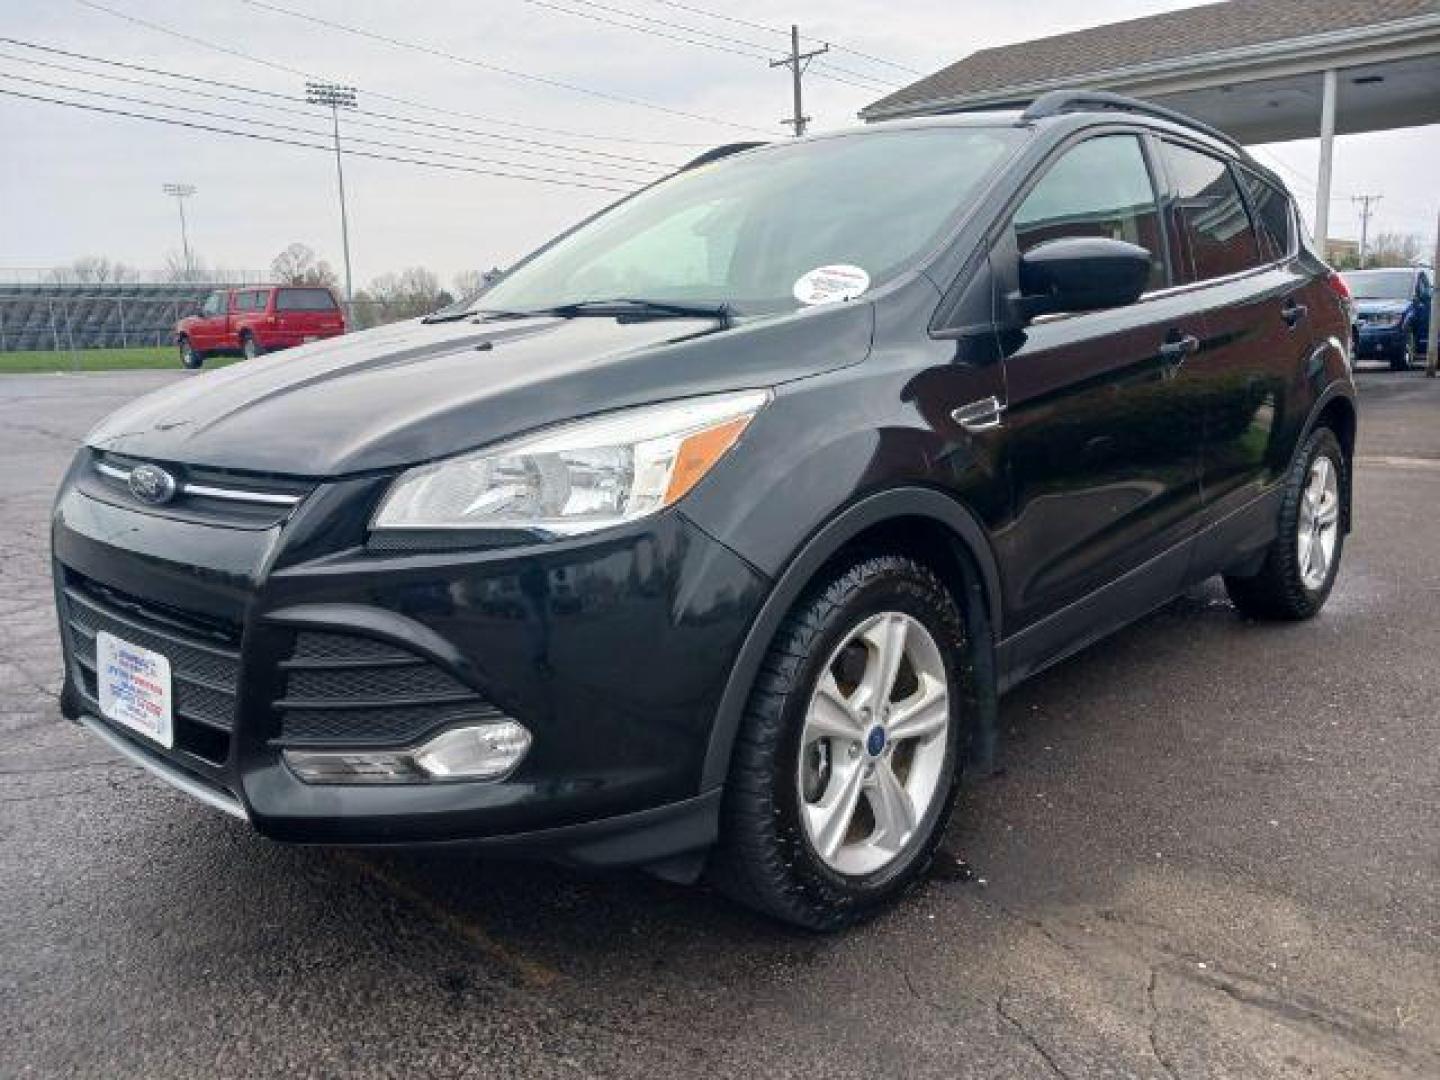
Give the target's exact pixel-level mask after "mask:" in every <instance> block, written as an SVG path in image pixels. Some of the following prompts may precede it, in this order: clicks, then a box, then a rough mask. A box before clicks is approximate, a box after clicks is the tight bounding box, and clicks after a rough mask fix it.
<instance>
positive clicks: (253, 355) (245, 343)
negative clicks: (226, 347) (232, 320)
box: [240, 334, 265, 360]
mask: <svg viewBox="0 0 1440 1080" xmlns="http://www.w3.org/2000/svg"><path fill="white" fill-rule="evenodd" d="M240 352H241V354H242V355H243V356H244V357H245V359H246V360H255V359H257V358H259V357H261V356H264V355H265V350H264V349H262V348H261V347H260V343H259V342H258V341H256V340H255V335H254V334H241V335H240Z"/></svg>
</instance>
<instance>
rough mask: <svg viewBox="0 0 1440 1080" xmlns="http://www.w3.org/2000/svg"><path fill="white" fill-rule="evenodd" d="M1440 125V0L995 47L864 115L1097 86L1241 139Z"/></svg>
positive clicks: (1176, 15) (1006, 104) (1337, 7)
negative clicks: (1329, 100)
mask: <svg viewBox="0 0 1440 1080" xmlns="http://www.w3.org/2000/svg"><path fill="white" fill-rule="evenodd" d="M1325 71H1337V72H1338V74H1339V78H1338V101H1337V104H1336V110H1335V130H1336V131H1337V132H1340V133H1347V132H1356V131H1378V130H1384V129H1388V128H1397V127H1411V126H1415V125H1419V124H1427V123H1436V122H1440V0H1363V2H1361V0H1231V2H1230V3H1219V4H1206V5H1204V6H1202V7H1195V8H1188V9H1184V10H1181V11H1175V12H1170V13H1168V14H1164V15H1154V16H1150V17H1148V18H1143V19H1133V20H1130V21H1128V22H1122V23H1114V24H1110V25H1107V26H1098V27H1094V28H1092V29H1088V30H1081V31H1078V32H1076V33H1072V34H1062V35H1059V36H1057V37H1051V38H1043V39H1040V40H1037V41H1030V42H1023V43H1020V44H1017V45H1008V46H1004V47H1001V48H995V49H984V50H981V51H980V52H977V53H975V54H974V55H972V56H969V57H967V58H965V59H964V60H961V61H959V62H958V63H955V64H952V65H950V66H949V67H947V68H944V69H943V70H941V71H938V72H936V73H935V74H933V75H930V76H928V77H927V78H924V79H921V80H919V81H918V82H915V83H913V84H911V85H910V86H907V87H904V88H902V89H900V90H898V91H896V92H895V93H893V94H891V95H889V96H888V97H885V98H882V99H881V100H879V101H876V102H875V103H873V104H871V105H869V106H867V107H866V108H864V109H863V110H861V113H860V115H861V117H862V118H864V119H866V120H880V119H886V118H890V117H899V116H916V115H923V114H926V113H936V112H957V111H969V110H977V109H994V108H1013V107H1015V106H1017V105H1023V104H1024V103H1026V102H1028V101H1030V100H1032V99H1034V98H1035V97H1037V96H1038V95H1040V94H1042V93H1044V92H1046V91H1048V90H1055V89H1062V88H1074V87H1085V88H1089V89H1100V90H1111V91H1116V92H1120V93H1124V94H1130V95H1132V96H1136V97H1143V98H1147V99H1149V100H1152V101H1156V102H1159V103H1163V104H1165V105H1167V106H1170V107H1172V108H1177V109H1180V110H1181V111H1183V112H1186V113H1189V114H1190V115H1192V116H1195V117H1196V118H1197V119H1201V120H1204V121H1206V122H1208V123H1210V124H1213V125H1215V126H1216V127H1219V128H1221V129H1222V130H1225V131H1227V132H1229V133H1230V134H1231V135H1233V136H1235V137H1236V138H1237V139H1239V140H1240V141H1242V142H1250V143H1259V142H1282V141H1285V140H1288V139H1303V138H1314V137H1315V136H1316V135H1317V134H1319V130H1318V129H1319V123H1318V117H1319V116H1320V113H1321V104H1322V93H1323V91H1322V73H1324V72H1325Z"/></svg>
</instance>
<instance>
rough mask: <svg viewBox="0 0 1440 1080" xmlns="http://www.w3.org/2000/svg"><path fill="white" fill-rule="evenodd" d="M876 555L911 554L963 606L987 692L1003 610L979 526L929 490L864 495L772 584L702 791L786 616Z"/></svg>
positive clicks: (713, 777) (724, 711) (719, 780)
mask: <svg viewBox="0 0 1440 1080" xmlns="http://www.w3.org/2000/svg"><path fill="white" fill-rule="evenodd" d="M882 550H883V551H886V552H887V553H901V554H910V555H914V556H915V557H917V558H919V559H921V560H922V561H924V562H925V563H926V564H927V565H929V566H930V567H931V568H932V569H933V570H935V572H936V573H937V574H938V575H939V576H940V578H941V580H942V581H944V583H945V584H946V586H947V587H948V588H949V589H950V590H951V592H952V594H953V595H954V596H955V597H956V600H957V602H959V603H960V604H961V608H962V612H963V613H964V614H965V616H966V623H967V630H968V631H969V633H970V635H971V638H972V640H973V641H974V642H975V643H976V644H977V646H978V648H977V650H976V652H977V654H978V655H977V657H976V658H975V659H976V660H977V667H979V668H983V670H984V672H985V678H986V679H987V681H988V682H989V683H990V684H991V686H992V687H993V681H994V680H993V673H994V649H995V642H996V641H997V640H998V631H999V627H1000V618H1001V612H1002V610H1003V609H1002V607H1001V593H1000V575H999V570H998V568H997V566H996V564H995V558H994V555H993V553H992V552H991V549H990V544H989V541H988V540H987V539H986V536H985V531H984V529H983V528H982V527H981V525H980V523H979V521H978V520H977V519H976V518H975V516H974V515H973V514H972V513H971V512H970V511H969V510H968V509H966V508H965V507H964V506H963V505H962V504H960V503H958V502H956V501H955V500H954V499H952V498H950V497H948V496H946V495H943V494H941V493H940V492H938V491H935V490H932V489H929V488H919V487H907V488H896V489H891V490H889V491H884V492H879V493H877V494H873V495H869V496H866V497H865V498H862V499H860V500H859V501H857V502H855V503H853V504H851V505H850V506H849V507H847V508H846V509H845V510H843V511H841V512H840V513H839V514H837V515H836V516H835V517H833V518H831V519H830V520H829V521H828V522H827V523H826V524H825V525H823V526H822V527H821V528H820V529H819V530H817V531H816V532H815V533H814V534H813V535H812V536H811V537H810V539H809V540H808V541H806V543H805V544H804V546H803V547H802V548H801V549H800V551H799V552H798V553H797V554H796V555H795V556H794V557H793V558H792V559H791V560H790V561H789V563H787V564H786V566H785V568H784V569H783V570H782V571H781V573H780V575H779V576H778V577H777V578H776V579H775V583H774V585H773V587H772V588H771V590H770V594H769V595H768V596H767V597H766V598H765V602H764V603H763V604H762V605H761V608H760V612H759V614H758V615H757V616H756V617H755V620H754V621H753V622H752V623H751V626H750V630H749V632H748V633H747V634H746V636H745V640H744V642H743V643H742V644H741V647H740V651H739V653H738V655H737V656H736V659H735V662H734V663H733V664H732V665H731V668H730V674H729V677H728V678H727V680H726V683H725V689H724V692H723V694H722V695H721V700H720V706H719V708H718V709H717V711H716V716H715V723H714V725H713V726H712V728H711V732H710V744H709V747H708V748H707V750H706V754H705V762H704V765H703V767H702V770H701V778H700V779H701V785H700V787H701V790H702V791H706V790H709V789H710V788H713V787H716V786H719V785H720V784H723V783H724V782H725V778H726V775H727V773H728V772H729V769H730V758H731V751H732V750H733V748H734V743H735V736H736V733H737V732H738V730H739V728H740V722H741V719H742V718H743V716H744V712H745V706H746V703H747V701H748V699H749V697H750V691H751V688H752V687H753V685H754V683H755V678H756V676H757V675H758V673H759V671H760V665H761V663H762V662H763V660H764V658H765V654H766V652H768V651H769V648H770V644H771V642H772V641H773V640H774V638H775V634H776V632H777V631H778V630H779V628H780V624H781V622H782V621H783V620H784V618H785V616H786V614H787V613H788V612H789V611H790V609H791V608H792V607H793V606H794V605H795V602H796V601H797V600H798V599H799V598H800V597H801V596H802V595H803V593H804V592H805V590H806V588H807V587H809V586H810V585H811V584H812V583H813V582H814V581H815V580H816V579H817V578H818V577H820V576H821V575H822V574H823V573H825V572H826V571H827V570H828V569H829V568H830V567H831V566H832V565H834V564H835V563H836V562H837V561H838V560H841V559H849V558H850V557H853V556H857V555H861V554H864V553H866V552H878V551H882ZM989 696H991V697H993V692H992V693H991V694H990V695H989Z"/></svg>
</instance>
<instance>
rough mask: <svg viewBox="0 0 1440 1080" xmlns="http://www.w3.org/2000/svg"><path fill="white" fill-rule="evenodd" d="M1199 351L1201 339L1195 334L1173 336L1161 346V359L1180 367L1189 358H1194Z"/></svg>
mask: <svg viewBox="0 0 1440 1080" xmlns="http://www.w3.org/2000/svg"><path fill="white" fill-rule="evenodd" d="M1199 351H1200V339H1199V338H1198V337H1196V336H1195V335H1194V334H1186V335H1185V336H1184V337H1177V336H1175V335H1174V334H1171V335H1170V336H1169V337H1167V338H1166V339H1165V341H1164V342H1163V343H1162V344H1161V346H1160V359H1162V360H1164V361H1166V362H1168V363H1172V364H1175V365H1177V366H1178V365H1180V364H1183V363H1184V362H1185V358H1186V357H1187V356H1193V355H1194V354H1195V353H1197V352H1199Z"/></svg>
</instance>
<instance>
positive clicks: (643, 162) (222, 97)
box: [0, 38, 677, 172]
mask: <svg viewBox="0 0 1440 1080" xmlns="http://www.w3.org/2000/svg"><path fill="white" fill-rule="evenodd" d="M8 40H10V39H7V38H0V42H5V41H8ZM76 55H79V54H76ZM0 59H4V60H13V61H17V62H19V63H22V64H29V65H32V66H35V67H41V68H46V69H48V70H53V71H60V72H63V73H65V74H67V75H79V76H82V77H86V78H97V79H107V80H110V81H112V82H120V83H124V84H126V85H127V86H140V87H145V88H147V89H150V90H159V91H161V92H162V93H173V94H184V95H187V96H191V97H200V98H206V99H208V100H212V101H224V102H228V103H230V104H232V105H240V106H242V107H244V108H250V109H267V110H269V111H271V112H274V113H280V114H284V115H286V116H302V117H305V118H306V119H310V120H313V119H315V118H316V114H315V113H314V112H313V111H311V110H310V109H305V108H288V107H287V106H285V105H275V104H271V103H270V102H269V101H252V100H248V99H246V98H241V97H234V96H232V95H229V94H217V93H213V92H211V91H208V90H197V89H195V88H193V87H190V86H184V87H180V86H170V85H168V84H166V83H159V82H152V81H150V80H147V79H133V78H130V77H129V76H125V75H115V74H112V73H110V72H105V71H91V70H89V69H87V68H81V67H75V66H72V65H66V64H57V63H52V62H50V61H46V60H37V59H35V58H33V57H27V56H16V55H14V54H12V53H7V52H0ZM86 59H93V60H95V62H96V63H102V64H104V63H114V61H107V60H100V59H98V58H94V57H87V58H86ZM123 66H124V67H127V68H129V67H133V66H134V65H129V64H127V65H123ZM146 70H153V71H156V73H157V74H162V75H165V76H166V77H169V78H177V79H189V80H192V81H193V80H195V79H196V77H195V76H190V75H182V74H179V73H177V72H167V71H160V70H158V69H146ZM216 85H219V86H234V84H231V83H217V84H216ZM235 89H238V90H243V91H246V92H248V93H257V94H264V95H266V96H267V97H273V98H276V99H280V100H285V101H293V102H296V103H298V104H303V99H301V98H290V97H286V96H285V95H283V94H271V93H269V92H268V91H263V90H253V89H251V88H249V87H239V86H236V87H235ZM355 111H356V112H358V113H360V114H361V115H362V116H376V117H380V118H381V119H390V120H397V121H399V122H400V123H401V124H408V125H412V126H419V127H427V128H434V129H437V130H439V131H442V132H445V133H446V134H445V136H444V137H445V138H446V139H447V141H449V142H456V143H462V144H467V145H471V146H487V147H488V146H490V145H491V144H492V143H499V144H500V145H501V146H502V147H503V148H505V149H508V150H512V151H513V152H514V153H517V154H529V155H532V156H535V157H545V158H552V159H555V160H559V161H578V162H580V163H582V164H585V165H597V166H600V167H608V168H612V169H625V170H628V171H637V172H641V171H643V172H653V171H654V169H653V168H651V167H652V166H654V167H660V168H665V169H673V168H675V167H676V165H677V163H675V162H667V161H658V160H655V159H652V158H639V157H633V156H631V155H628V154H611V153H606V152H605V151H602V150H587V149H585V148H583V147H574V146H564V145H561V144H559V143H550V142H544V141H541V140H535V139H524V138H520V137H518V136H512V135H495V134H492V133H491V132H486V131H475V130H473V129H471V128H463V127H458V126H456V125H454V124H436V123H434V122H432V121H428V120H418V119H414V118H412V117H405V116H395V115H394V114H392V113H383V112H375V111H374V110H371V109H356V110H355ZM350 123H351V124H353V125H355V126H358V127H364V128H372V129H374V130H377V131H391V132H395V133H397V134H402V135H412V136H416V137H419V138H431V139H436V138H440V137H441V136H439V135H432V134H429V133H426V132H421V131H414V130H412V128H411V127H399V126H396V125H394V124H377V123H375V122H374V121H370V120H358V119H354V118H352V119H351V121H350ZM450 132H461V133H464V134H467V135H475V136H478V137H479V138H478V139H460V138H455V137H454V136H453V135H451V134H449V133H450ZM480 140H486V141H484V142H482V141H480ZM510 143H516V144H524V146H540V147H547V148H550V149H542V150H528V149H524V146H522V145H517V146H513V147H512V146H510V145H508V144H510ZM577 155H580V156H578V157H577ZM591 158H605V159H613V160H614V161H616V162H618V163H619V164H616V165H607V162H606V161H595V160H591ZM631 163H633V164H631Z"/></svg>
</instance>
